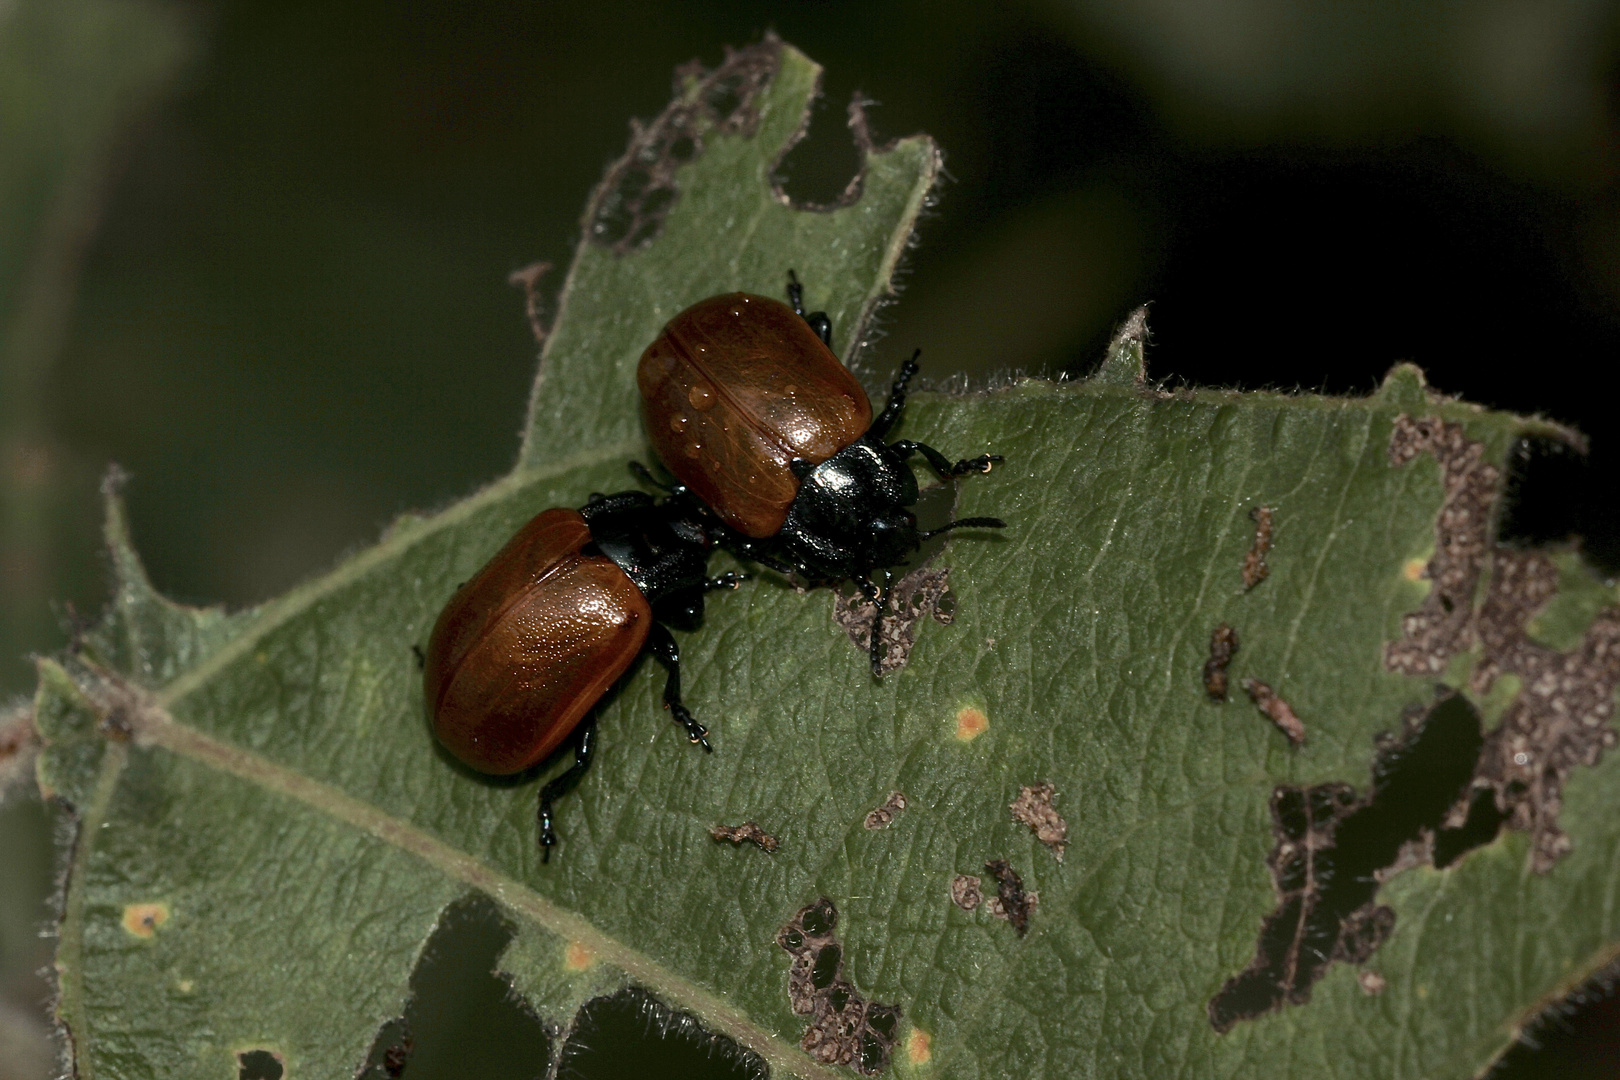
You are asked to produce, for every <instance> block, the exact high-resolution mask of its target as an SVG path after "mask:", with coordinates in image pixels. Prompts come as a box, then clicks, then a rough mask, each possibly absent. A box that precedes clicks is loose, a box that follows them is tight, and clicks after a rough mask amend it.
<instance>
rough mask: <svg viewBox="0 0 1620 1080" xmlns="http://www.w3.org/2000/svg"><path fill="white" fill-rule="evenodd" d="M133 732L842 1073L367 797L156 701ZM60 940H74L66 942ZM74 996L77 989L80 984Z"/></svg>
mask: <svg viewBox="0 0 1620 1080" xmlns="http://www.w3.org/2000/svg"><path fill="white" fill-rule="evenodd" d="M133 737H134V743H135V745H136V746H138V747H140V748H142V749H148V748H152V747H160V748H162V749H164V750H168V751H170V752H171V753H174V754H177V755H179V756H181V757H184V758H187V759H190V760H192V761H195V762H198V763H199V764H202V765H205V766H208V767H210V768H213V769H217V770H218V771H220V772H223V773H228V774H230V775H232V776H236V777H238V778H239V779H242V780H245V781H247V782H248V783H251V784H254V785H256V786H258V787H260V788H262V789H264V790H266V791H270V792H273V793H275V794H278V795H282V796H285V797H287V798H291V799H294V800H296V801H298V802H300V803H303V804H304V805H305V806H308V807H310V808H311V809H313V810H315V811H317V812H319V813H321V814H323V815H325V816H327V817H329V818H332V819H333V820H337V821H342V822H344V823H345V824H348V825H350V826H352V827H354V828H357V829H360V830H361V831H363V832H366V833H368V834H370V835H371V836H374V837H376V838H377V839H378V840H380V841H382V842H383V843H386V844H389V845H392V846H394V847H396V848H398V849H399V850H401V851H405V852H408V853H410V854H412V855H415V856H416V857H417V858H419V859H421V860H422V861H423V862H425V863H427V864H428V865H429V866H432V867H433V868H434V869H436V870H438V871H439V872H441V873H443V874H444V875H445V876H446V877H449V878H451V879H453V880H455V881H459V882H462V883H463V884H465V885H467V886H469V887H471V888H474V889H478V890H480V891H481V892H484V893H487V894H488V895H489V896H491V897H493V898H494V899H495V900H496V902H497V903H499V904H501V905H502V906H503V907H505V908H506V909H507V910H508V911H510V912H512V913H513V914H514V915H517V916H520V917H522V918H524V919H527V920H528V921H530V922H532V923H534V924H535V925H537V926H539V927H541V928H543V929H545V930H547V931H549V932H550V933H552V934H555V935H556V936H557V937H559V938H561V939H563V940H564V941H570V942H579V943H581V944H583V945H584V946H585V947H586V948H588V949H590V950H591V951H592V952H593V953H595V955H596V956H597V957H598V958H600V960H601V961H602V962H604V963H607V964H609V965H611V966H613V967H616V968H618V969H620V970H621V971H623V972H624V973H625V974H626V975H628V976H629V977H630V978H631V980H633V981H634V982H635V983H637V984H639V985H640V986H643V987H645V988H646V989H647V990H650V991H651V992H653V993H654V994H656V995H657V996H658V997H659V998H661V999H662V1000H664V1001H665V1002H666V1003H668V1004H671V1005H674V1006H676V1007H677V1008H680V1009H682V1010H684V1011H687V1012H690V1013H692V1014H693V1015H694V1016H696V1017H698V1018H699V1019H700V1020H701V1021H702V1022H703V1023H704V1025H705V1026H707V1027H708V1028H710V1029H711V1030H713V1031H716V1032H718V1033H720V1034H723V1035H725V1036H727V1037H729V1038H731V1039H733V1040H735V1041H736V1042H737V1043H739V1044H740V1045H742V1046H744V1047H746V1048H748V1049H749V1050H752V1051H753V1052H754V1053H756V1054H758V1055H759V1056H760V1057H762V1058H764V1059H765V1061H766V1062H768V1063H769V1064H770V1065H771V1067H772V1068H773V1069H781V1070H783V1071H784V1072H787V1073H791V1074H793V1075H797V1076H802V1077H805V1078H806V1080H838V1078H839V1076H840V1074H839V1073H836V1072H834V1071H832V1070H830V1069H827V1068H825V1067H824V1066H822V1065H820V1064H818V1063H817V1062H815V1061H814V1060H813V1059H811V1058H810V1057H809V1055H807V1054H805V1053H804V1052H803V1051H802V1050H800V1049H799V1048H798V1047H796V1046H793V1045H791V1044H789V1043H787V1042H784V1041H783V1040H781V1039H779V1038H777V1037H776V1036H775V1035H773V1034H772V1033H771V1032H768V1031H766V1030H765V1029H763V1028H762V1027H760V1026H759V1025H757V1024H756V1023H754V1022H753V1021H752V1020H750V1019H749V1018H748V1017H747V1016H746V1015H744V1014H743V1013H742V1012H740V1011H739V1010H737V1009H736V1008H735V1007H733V1006H731V1005H729V1004H727V1003H726V1002H725V1001H724V1000H722V999H721V998H720V997H719V996H718V995H716V994H714V993H711V992H710V991H708V990H706V989H704V988H703V987H701V986H699V985H697V984H696V983H694V982H692V981H691V980H689V979H686V978H683V977H682V976H680V975H678V974H676V973H675V972H673V971H671V970H670V969H668V968H667V967H665V966H664V965H662V964H660V963H658V962H657V961H656V960H654V959H652V958H651V957H649V956H648V955H647V954H645V953H643V952H641V951H639V950H636V949H633V948H631V947H630V946H628V945H626V944H625V943H624V942H622V941H620V940H619V939H618V938H616V937H613V936H612V935H610V934H607V933H605V932H604V931H602V930H601V929H599V928H598V927H597V926H596V925H595V924H594V923H592V922H591V921H590V920H589V919H587V918H585V917H584V916H583V915H580V914H579V913H578V912H574V911H570V910H569V909H567V908H564V907H562V906H560V905H558V904H556V903H554V902H553V901H551V900H549V899H547V898H546V897H544V896H542V895H541V894H540V893H538V892H536V891H535V890H533V889H531V888H529V887H528V886H526V885H524V884H522V883H521V882H519V881H517V880H515V879H513V878H511V877H508V876H507V875H505V874H502V873H500V872H498V871H497V870H495V869H494V868H492V867H491V866H489V865H488V864H486V863H484V862H482V861H480V860H479V859H477V858H475V857H474V856H472V855H470V854H468V853H467V852H465V851H463V850H461V849H460V848H457V847H455V846H453V845H451V844H448V843H446V842H445V841H443V840H441V839H439V838H438V837H436V836H434V835H432V834H430V833H428V832H426V831H424V830H422V829H420V828H417V827H416V826H414V825H412V824H410V823H408V822H406V821H403V820H401V819H399V818H397V817H394V816H393V815H391V814H388V813H386V812H384V811H382V810H380V809H378V808H377V807H376V806H374V805H372V804H370V803H367V802H364V801H363V800H360V799H357V798H355V797H353V796H352V795H348V794H346V793H344V792H343V791H341V790H339V789H338V788H336V787H333V786H331V785H330V784H326V783H324V782H322V781H319V780H315V779H313V778H311V777H308V776H305V775H304V774H302V773H300V772H298V771H296V770H294V769H290V768H287V767H286V766H283V765H278V764H276V763H274V762H272V761H270V760H269V759H267V758H265V757H263V756H261V755H259V754H255V753H253V752H252V751H249V750H244V749H242V748H241V747H238V746H235V745H232V744H231V743H228V742H226V741H224V740H220V739H216V738H214V737H212V736H210V735H205V734H203V733H202V732H200V731H198V730H197V729H195V728H192V727H189V726H187V725H185V724H182V723H179V722H178V721H176V720H175V719H174V718H173V716H171V715H170V714H169V713H168V712H167V710H165V709H162V708H157V707H152V708H147V709H142V710H139V714H138V716H137V718H136V722H135V730H134V732H133ZM114 749H115V751H116V752H114V753H109V754H108V755H107V758H106V760H105V761H104V762H103V765H102V772H101V775H100V776H99V777H98V779H97V784H96V792H97V796H98V797H97V798H96V799H95V800H93V802H94V805H93V806H92V807H90V808H89V812H88V813H87V814H86V817H85V822H84V824H85V825H86V826H87V827H89V828H91V829H93V828H94V825H95V823H96V819H98V818H99V816H100V814H99V813H98V808H102V804H103V803H104V802H105V801H106V799H104V798H102V797H101V796H102V795H103V794H105V795H106V796H107V797H109V798H110V795H111V792H112V791H113V790H114V789H115V788H116V787H117V783H118V779H119V777H120V775H121V773H122V771H123V768H124V765H125V763H126V762H127V760H128V753H127V752H125V751H124V748H123V747H122V746H115V748H114ZM91 846H92V845H91V844H81V845H80V848H79V852H80V853H85V852H88V850H89V849H90V847H91ZM79 880H81V881H82V880H83V879H82V878H80V879H79ZM75 901H76V902H78V903H80V904H82V902H83V898H82V895H76V896H75V897H73V898H71V899H70V906H71V904H72V903H73V902H75ZM63 945H64V947H70V943H69V942H67V941H64V942H63ZM74 951H75V952H77V951H79V950H77V949H74ZM75 984H76V983H75ZM64 989H66V988H64ZM78 996H81V997H82V992H81V994H80V995H78Z"/></svg>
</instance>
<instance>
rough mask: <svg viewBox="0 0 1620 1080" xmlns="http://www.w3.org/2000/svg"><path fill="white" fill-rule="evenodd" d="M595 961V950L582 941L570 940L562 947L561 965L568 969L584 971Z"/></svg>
mask: <svg viewBox="0 0 1620 1080" xmlns="http://www.w3.org/2000/svg"><path fill="white" fill-rule="evenodd" d="M594 963H596V950H594V949H592V948H591V947H590V946H589V945H586V944H585V943H584V942H583V941H570V942H569V943H568V944H567V946H566V947H565V948H564V949H563V967H565V968H567V969H568V970H569V971H585V970H587V969H589V968H590V966H591V965H592V964H594Z"/></svg>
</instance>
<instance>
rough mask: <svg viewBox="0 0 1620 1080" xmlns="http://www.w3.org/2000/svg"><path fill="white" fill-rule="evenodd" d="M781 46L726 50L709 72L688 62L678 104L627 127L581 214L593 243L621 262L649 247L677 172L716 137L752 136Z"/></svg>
mask: <svg viewBox="0 0 1620 1080" xmlns="http://www.w3.org/2000/svg"><path fill="white" fill-rule="evenodd" d="M781 54H782V43H781V41H780V40H779V39H778V38H776V37H775V36H774V35H767V36H766V38H765V40H763V41H761V42H759V43H758V44H757V45H750V46H748V47H747V48H744V49H735V50H733V49H727V50H726V58H725V60H724V61H723V62H722V63H721V64H720V66H719V67H717V68H715V69H714V70H713V71H705V70H704V69H703V67H702V65H700V64H698V63H697V62H696V61H693V62H692V63H690V64H686V65H683V66H682V67H680V68H677V69H676V71H675V100H673V101H672V102H670V104H669V105H668V106H667V107H666V108H665V109H664V111H663V112H662V113H661V114H659V116H658V118H657V119H656V120H654V121H653V122H652V123H650V124H647V125H645V126H643V125H641V124H639V123H636V122H632V123H631V134H630V146H629V148H628V149H627V150H626V151H625V154H624V156H623V157H622V158H620V159H619V160H618V161H616V162H614V163H613V165H612V166H611V167H610V168H609V169H608V173H607V176H606V177H604V178H603V180H602V182H601V184H599V185H598V186H597V188H596V191H595V193H594V194H593V195H592V198H591V204H590V208H589V209H588V210H587V212H586V221H587V222H588V223H589V224H588V226H587V236H589V238H590V240H591V242H592V243H596V244H601V245H603V246H605V247H609V248H611V249H612V250H613V251H614V253H615V254H619V255H624V254H627V253H629V252H631V251H634V250H635V249H636V248H639V247H643V246H645V245H646V244H648V243H650V242H651V241H652V240H653V238H654V237H656V236H657V235H658V233H659V232H660V231H662V229H663V225H664V218H665V216H666V215H667V214H668V213H669V210H670V208H671V207H672V206H673V205H674V204H675V200H676V198H677V197H678V196H679V190H678V189H677V187H676V184H675V176H676V173H677V171H678V170H679V169H680V167H681V166H682V165H684V164H686V163H687V162H689V161H691V160H693V159H694V158H696V157H697V156H698V155H699V154H701V153H703V149H704V141H705V140H706V139H707V138H710V137H712V136H714V135H719V134H740V135H745V136H751V135H753V133H754V131H755V129H756V128H757V126H758V124H759V107H758V99H759V94H760V91H761V90H763V89H764V87H765V86H766V84H768V83H769V82H770V80H771V78H772V77H773V76H774V75H775V74H776V71H777V67H778V65H779V63H780V61H781Z"/></svg>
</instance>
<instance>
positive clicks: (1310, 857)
mask: <svg viewBox="0 0 1620 1080" xmlns="http://www.w3.org/2000/svg"><path fill="white" fill-rule="evenodd" d="M1483 741H1484V737H1483V735H1482V734H1481V732H1480V722H1479V714H1478V713H1477V712H1476V711H1475V710H1474V707H1473V706H1472V705H1471V704H1469V702H1468V701H1467V699H1466V698H1463V697H1462V696H1460V695H1455V694H1453V695H1448V696H1446V697H1444V698H1441V699H1440V700H1439V701H1438V702H1436V703H1435V704H1434V706H1433V707H1431V708H1430V709H1429V710H1428V712H1427V713H1423V714H1420V715H1418V716H1415V717H1412V718H1410V719H1409V721H1408V724H1407V726H1406V729H1405V731H1404V733H1403V735H1402V737H1400V738H1389V739H1384V740H1382V741H1381V742H1380V746H1379V752H1378V756H1377V759H1376V760H1375V761H1374V764H1373V782H1372V792H1371V794H1370V795H1369V796H1367V797H1365V798H1362V797H1358V796H1357V795H1356V792H1355V790H1354V789H1353V788H1351V787H1350V786H1349V785H1348V784H1340V783H1327V784H1318V785H1316V786H1314V787H1309V788H1298V787H1279V788H1277V789H1276V790H1275V791H1274V792H1273V793H1272V797H1271V816H1272V821H1273V824H1274V830H1275V837H1276V846H1275V847H1274V848H1273V849H1272V852H1271V856H1270V858H1269V860H1268V863H1269V865H1270V869H1271V876H1272V881H1273V883H1274V885H1275V887H1276V891H1277V906H1276V908H1275V909H1274V910H1273V911H1272V913H1271V914H1270V915H1268V916H1266V919H1265V921H1264V922H1263V923H1262V924H1261V927H1260V934H1259V938H1258V941H1257V942H1256V945H1255V955H1254V959H1253V960H1252V961H1251V962H1250V963H1249V966H1248V967H1247V968H1246V969H1244V971H1242V972H1241V973H1239V974H1238V975H1235V976H1233V977H1232V978H1230V979H1228V980H1227V981H1226V983H1225V985H1223V986H1222V987H1221V990H1220V992H1219V993H1218V994H1216V995H1215V997H1214V998H1212V999H1211V1000H1210V1003H1209V1020H1210V1023H1211V1025H1213V1026H1214V1028H1215V1030H1216V1031H1218V1032H1225V1031H1229V1030H1230V1029H1231V1028H1232V1026H1233V1025H1234V1024H1236V1023H1237V1022H1238V1021H1240V1020H1249V1019H1253V1018H1254V1017H1257V1016H1261V1015H1263V1014H1265V1013H1267V1012H1270V1011H1272V1010H1273V1009H1277V1008H1280V1007H1282V1005H1284V1004H1285V1003H1286V1004H1292V1005H1302V1004H1304V1003H1306V1002H1308V1001H1309V1000H1310V998H1311V988H1312V987H1313V986H1314V985H1315V984H1316V981H1317V980H1318V979H1320V978H1321V977H1322V976H1323V974H1325V973H1326V971H1327V969H1328V967H1329V966H1330V965H1331V964H1332V963H1333V962H1334V961H1345V962H1349V963H1355V964H1359V963H1362V962H1364V961H1366V960H1367V959H1368V958H1369V957H1370V956H1372V954H1373V953H1374V952H1375V951H1376V950H1377V948H1378V946H1379V945H1380V944H1382V943H1383V941H1384V940H1385V939H1386V938H1387V937H1388V936H1389V934H1390V933H1391V931H1392V930H1393V929H1394V925H1395V913H1394V911H1393V910H1392V909H1390V908H1388V907H1385V906H1382V905H1380V904H1378V903H1377V896H1378V889H1379V888H1380V886H1381V885H1382V883H1383V881H1384V880H1385V879H1386V878H1387V876H1388V872H1389V871H1390V868H1393V867H1397V866H1401V865H1406V866H1410V865H1415V864H1416V862H1417V860H1418V859H1419V858H1421V857H1422V856H1423V855H1424V854H1425V853H1428V852H1432V850H1433V848H1432V847H1430V846H1428V844H1427V840H1426V837H1428V836H1431V835H1433V834H1434V833H1435V832H1436V831H1438V830H1442V829H1443V828H1444V822H1445V820H1446V818H1447V815H1448V812H1449V810H1450V808H1451V806H1452V805H1453V804H1454V803H1455V802H1456V801H1457V798H1458V797H1459V796H1460V795H1461V794H1462V793H1463V792H1465V791H1466V790H1467V786H1468V780H1469V777H1470V776H1471V774H1472V773H1473V770H1474V765H1475V762H1476V761H1477V760H1478V759H1479V751H1480V747H1481V746H1482V745H1483Z"/></svg>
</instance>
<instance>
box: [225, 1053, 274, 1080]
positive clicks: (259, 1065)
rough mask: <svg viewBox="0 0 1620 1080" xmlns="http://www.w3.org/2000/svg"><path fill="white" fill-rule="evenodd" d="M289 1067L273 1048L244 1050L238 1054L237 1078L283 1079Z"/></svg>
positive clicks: (258, 1079) (239, 1079)
mask: <svg viewBox="0 0 1620 1080" xmlns="http://www.w3.org/2000/svg"><path fill="white" fill-rule="evenodd" d="M286 1074H287V1067H286V1065H284V1064H283V1063H282V1060H281V1055H280V1054H277V1053H276V1052H275V1051H273V1050H244V1051H242V1052H241V1053H239V1054H237V1055H236V1080H282V1077H284V1076H285V1075H286Z"/></svg>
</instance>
